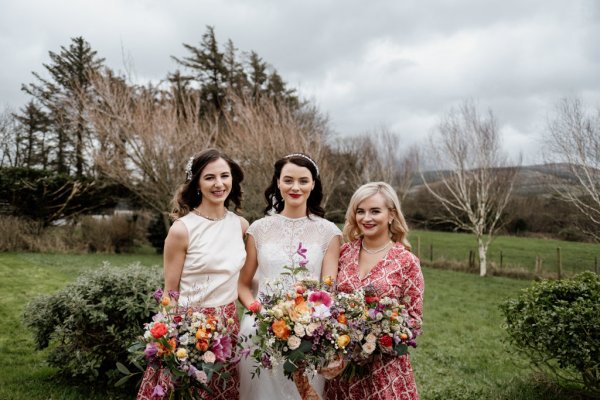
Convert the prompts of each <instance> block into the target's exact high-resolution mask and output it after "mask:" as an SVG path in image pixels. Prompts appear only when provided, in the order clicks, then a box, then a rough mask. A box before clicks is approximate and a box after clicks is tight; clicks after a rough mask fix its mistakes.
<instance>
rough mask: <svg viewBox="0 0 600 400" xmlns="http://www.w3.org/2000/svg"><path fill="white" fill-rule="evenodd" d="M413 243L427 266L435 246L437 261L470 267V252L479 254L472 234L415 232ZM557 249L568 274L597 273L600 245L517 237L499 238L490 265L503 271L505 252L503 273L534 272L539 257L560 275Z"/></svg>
mask: <svg viewBox="0 0 600 400" xmlns="http://www.w3.org/2000/svg"><path fill="white" fill-rule="evenodd" d="M409 240H410V242H411V244H412V246H413V252H414V253H417V247H418V246H417V245H418V244H419V243H420V246H419V247H420V258H421V259H422V260H423V261H424V262H425V263H427V262H429V261H430V256H431V245H433V259H434V261H435V260H439V259H441V258H443V259H446V260H456V261H462V262H465V263H466V262H467V260H468V259H469V250H472V251H473V252H474V253H475V254H477V241H476V239H475V236H474V235H472V234H467V233H447V232H434V231H419V230H414V231H411V232H410V234H409ZM557 248H560V254H561V261H562V266H563V271H564V272H565V273H571V274H572V273H577V272H581V271H585V270H590V271H593V270H594V263H595V260H596V258H597V260H598V261H597V262H598V263H600V245H598V244H593V243H579V242H567V241H563V240H551V239H537V238H523V237H516V236H498V237H496V238H495V239H494V240H493V241H492V244H491V245H490V248H489V250H488V261H489V262H490V263H491V264H493V265H494V266H496V267H499V266H500V252H502V258H503V260H502V261H503V266H502V267H503V269H509V268H520V269H525V270H528V271H533V270H534V267H535V257H536V256H539V257H541V259H542V261H543V264H542V265H543V270H544V271H546V272H551V273H556V270H557V250H556V249H557Z"/></svg>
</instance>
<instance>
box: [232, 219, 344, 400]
mask: <svg viewBox="0 0 600 400" xmlns="http://www.w3.org/2000/svg"><path fill="white" fill-rule="evenodd" d="M248 234H249V235H252V237H253V238H254V242H255V244H256V250H257V256H258V257H257V258H258V268H257V271H256V274H255V276H254V282H253V290H254V294H255V296H256V293H257V291H259V292H260V291H261V287H262V285H263V284H264V282H265V281H266V280H272V279H275V278H277V277H279V275H280V274H281V273H282V272H283V267H284V266H285V265H292V264H295V265H298V263H299V262H300V261H302V258H300V256H299V255H298V254H296V251H297V250H298V244H299V243H302V247H304V248H306V249H307V252H306V254H305V255H306V257H307V259H308V264H307V265H306V267H307V268H308V270H309V271H310V273H311V275H313V276H314V277H316V278H320V277H321V264H322V263H323V257H324V256H325V252H326V251H327V247H328V245H329V243H330V242H331V239H333V237H335V236H341V232H340V230H339V229H338V227H337V226H335V224H333V223H332V222H329V221H327V220H326V219H323V218H320V217H317V216H315V215H311V216H310V218H309V217H302V218H287V217H284V216H282V215H279V214H275V215H272V216H268V217H265V218H262V219H259V220H257V221H255V222H254V223H253V224H252V225H251V226H250V227H249V228H248ZM254 331H255V327H254V318H253V317H250V316H247V315H246V316H244V319H243V320H242V323H241V328H240V335H246V336H247V335H249V334H251V333H254ZM254 369H255V365H254V362H253V360H252V359H251V358H250V357H248V358H244V359H242V361H241V362H240V364H239V372H240V399H242V400H259V399H294V400H296V399H300V395H299V394H298V390H297V389H296V386H295V385H294V383H293V382H292V381H291V380H290V379H288V378H286V377H285V375H284V374H283V368H282V367H281V366H277V367H276V368H274V369H273V370H267V371H262V372H261V374H260V377H256V376H255V377H254V379H251V372H252V371H254ZM311 383H312V386H313V387H314V388H315V390H316V391H317V393H318V394H319V395H320V396H321V397H322V394H323V388H324V384H325V382H324V379H323V378H322V377H321V376H320V375H317V376H315V377H314V378H312V380H311Z"/></svg>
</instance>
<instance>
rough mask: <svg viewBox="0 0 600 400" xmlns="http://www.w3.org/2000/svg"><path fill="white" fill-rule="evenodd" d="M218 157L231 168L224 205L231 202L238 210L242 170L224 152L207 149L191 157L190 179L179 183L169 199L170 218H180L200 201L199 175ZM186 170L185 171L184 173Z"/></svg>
mask: <svg viewBox="0 0 600 400" xmlns="http://www.w3.org/2000/svg"><path fill="white" fill-rule="evenodd" d="M218 159H223V160H225V161H226V162H227V164H228V165H229V168H230V169H231V180H232V185H231V192H230V193H229V196H227V199H225V207H227V208H229V203H230V202H232V203H233V204H234V205H235V208H234V211H239V210H240V208H241V206H242V188H241V186H240V183H241V182H242V181H243V180H244V172H243V171H242V169H241V168H240V166H239V165H238V164H237V163H236V162H235V161H233V160H232V159H231V158H229V156H227V155H226V154H225V153H223V152H221V151H220V150H217V149H207V150H204V151H202V152H200V153H198V154H196V155H194V157H193V158H192V163H191V168H190V171H189V172H190V175H191V179H186V182H185V183H183V184H181V185H179V187H178V188H177V191H176V192H175V196H174V197H173V200H172V201H171V203H172V204H173V211H172V212H171V218H173V219H177V218H181V217H183V216H184V215H186V214H187V213H189V212H190V211H191V210H192V209H193V208H195V207H198V206H199V205H200V203H202V193H201V192H200V188H199V186H198V181H199V178H200V175H201V174H202V171H203V170H204V168H205V167H206V166H207V165H208V164H210V163H211V162H214V161H217V160H218ZM187 172H188V171H186V173H187ZM186 178H187V177H186Z"/></svg>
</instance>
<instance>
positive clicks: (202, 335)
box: [196, 328, 208, 340]
mask: <svg viewBox="0 0 600 400" xmlns="http://www.w3.org/2000/svg"><path fill="white" fill-rule="evenodd" d="M196 339H198V340H205V339H208V332H206V330H205V329H203V328H198V330H197V331H196Z"/></svg>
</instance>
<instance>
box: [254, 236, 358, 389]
mask: <svg viewBox="0 0 600 400" xmlns="http://www.w3.org/2000/svg"><path fill="white" fill-rule="evenodd" d="M296 253H297V254H298V255H299V256H300V257H301V258H303V259H302V261H300V263H299V266H295V265H293V266H291V267H290V266H286V267H284V268H285V270H286V271H285V272H284V273H282V275H281V277H279V278H278V279H276V280H275V281H271V282H268V283H267V284H266V289H265V291H264V292H262V293H261V294H260V303H261V304H260V305H261V306H262V309H261V310H260V311H258V307H256V308H253V307H250V312H249V313H250V314H253V315H254V317H255V320H256V328H257V330H256V334H255V335H254V336H253V337H252V341H253V343H254V345H255V348H254V350H253V351H251V356H252V358H253V359H254V360H255V361H256V364H257V367H256V370H255V371H254V372H253V373H252V375H253V376H254V375H260V371H261V369H265V368H266V369H269V368H274V367H276V366H278V365H280V364H282V365H283V371H284V374H285V375H286V376H287V377H288V378H290V379H295V378H296V377H295V376H294V374H295V373H296V372H297V371H298V372H301V371H307V372H314V371H316V370H317V369H318V368H320V367H321V366H323V365H324V364H326V363H327V362H328V360H330V359H333V358H335V357H336V356H337V355H338V354H343V353H344V352H345V351H346V350H345V349H346V346H348V344H349V343H350V337H349V336H348V335H347V329H346V330H344V327H345V326H346V325H343V324H341V323H339V322H338V320H337V319H336V318H337V317H338V316H339V313H337V312H336V315H335V316H334V314H333V313H332V311H334V306H335V305H334V298H333V295H332V294H331V293H330V290H331V286H332V285H333V281H332V280H331V279H325V280H324V282H322V283H320V282H319V280H318V279H316V278H313V277H310V276H308V274H307V273H308V270H307V269H306V267H305V265H306V256H305V253H306V249H304V248H303V247H302V243H300V244H299V246H298V250H297V251H296ZM342 325H343V326H342ZM296 384H297V385H298V383H297V382H296ZM299 390H300V388H299Z"/></svg>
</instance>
